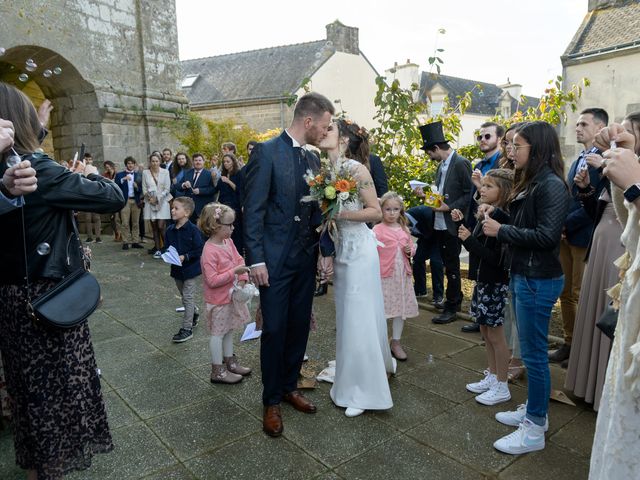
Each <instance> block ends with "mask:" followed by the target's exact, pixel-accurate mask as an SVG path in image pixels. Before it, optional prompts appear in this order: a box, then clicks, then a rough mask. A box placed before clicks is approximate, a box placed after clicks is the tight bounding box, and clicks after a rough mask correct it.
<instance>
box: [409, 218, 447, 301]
mask: <svg viewBox="0 0 640 480" xmlns="http://www.w3.org/2000/svg"><path fill="white" fill-rule="evenodd" d="M406 216H407V220H409V230H410V231H411V235H413V236H414V237H416V238H417V239H418V242H417V248H416V254H415V255H414V256H413V290H414V292H415V294H416V297H424V296H425V295H427V268H426V265H425V262H426V261H427V259H428V260H429V266H430V267H431V289H432V290H433V300H432V302H431V303H432V304H433V305H434V306H435V307H436V308H443V303H444V299H443V297H444V266H443V265H442V258H440V247H439V245H438V242H437V241H436V238H435V235H434V230H433V210H432V209H431V208H429V207H427V206H426V205H418V206H417V207H411V208H410V209H409V210H407V213H406Z"/></svg>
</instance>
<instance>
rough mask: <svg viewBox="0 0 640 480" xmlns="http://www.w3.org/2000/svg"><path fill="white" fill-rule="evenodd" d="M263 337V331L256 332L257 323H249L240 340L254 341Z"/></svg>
mask: <svg viewBox="0 0 640 480" xmlns="http://www.w3.org/2000/svg"><path fill="white" fill-rule="evenodd" d="M260 335H262V330H256V322H251V323H248V324H247V326H246V328H245V329H244V333H243V334H242V337H241V338H240V341H241V342H244V341H246V340H253V339H254V338H260Z"/></svg>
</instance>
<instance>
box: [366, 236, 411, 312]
mask: <svg viewBox="0 0 640 480" xmlns="http://www.w3.org/2000/svg"><path fill="white" fill-rule="evenodd" d="M373 231H374V232H375V234H376V238H377V240H378V242H379V243H382V244H383V245H380V244H378V254H379V255H380V260H381V261H380V270H381V271H380V275H381V277H382V294H383V297H384V315H385V317H386V318H395V317H401V318H413V317H417V316H418V302H417V300H416V295H415V293H414V291H413V275H412V272H411V266H410V263H409V261H408V259H407V256H406V255H405V253H404V246H405V245H407V244H408V243H409V242H410V243H411V246H412V247H411V254H412V255H413V254H414V253H415V246H414V244H413V241H412V240H411V235H409V233H407V231H406V230H404V229H403V228H391V227H389V226H387V225H385V224H382V223H381V224H378V225H376V226H375V227H374V229H373Z"/></svg>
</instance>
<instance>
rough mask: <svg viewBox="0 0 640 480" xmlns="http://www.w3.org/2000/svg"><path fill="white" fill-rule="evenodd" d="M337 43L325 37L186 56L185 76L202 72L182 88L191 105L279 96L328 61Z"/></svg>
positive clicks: (184, 62) (183, 64)
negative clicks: (328, 40)
mask: <svg viewBox="0 0 640 480" xmlns="http://www.w3.org/2000/svg"><path fill="white" fill-rule="evenodd" d="M334 52H335V47H333V46H332V45H331V44H329V45H327V41H326V40H318V41H315V42H307V43H298V44H294V45H284V46H279V47H270V48H263V49H260V50H251V51H247V52H240V53H231V54H227V55H219V56H215V57H207V58H197V59H194V60H184V61H182V62H180V63H181V64H182V70H183V78H186V77H188V76H190V75H199V77H198V79H197V80H196V81H195V82H194V84H193V86H192V87H190V88H183V91H184V93H185V94H186V95H187V97H188V98H189V101H190V103H191V105H194V106H195V105H209V104H216V103H233V102H241V101H248V100H258V99H279V98H283V97H286V96H287V95H290V94H291V93H293V92H295V91H296V90H298V88H300V85H301V84H302V81H303V80H304V79H305V78H307V77H311V75H313V73H314V72H315V71H316V70H318V68H320V66H321V65H322V64H323V63H324V62H326V61H327V60H328V59H329V57H331V55H333V53H334Z"/></svg>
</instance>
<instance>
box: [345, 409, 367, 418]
mask: <svg viewBox="0 0 640 480" xmlns="http://www.w3.org/2000/svg"><path fill="white" fill-rule="evenodd" d="M363 413H364V410H362V409H361V408H353V407H349V408H347V409H346V410H345V411H344V414H345V415H346V416H347V417H357V416H358V415H362V414H363Z"/></svg>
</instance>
